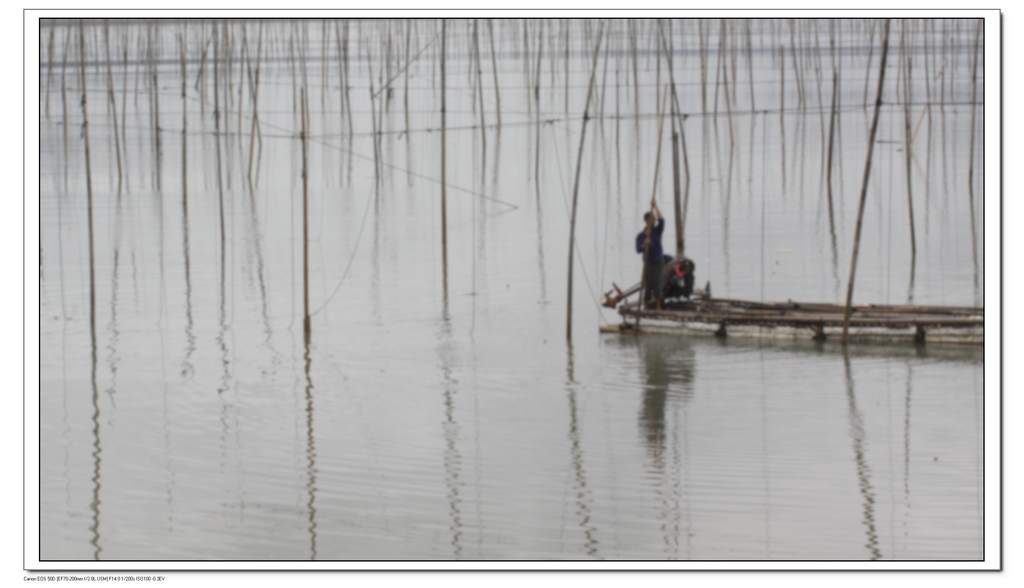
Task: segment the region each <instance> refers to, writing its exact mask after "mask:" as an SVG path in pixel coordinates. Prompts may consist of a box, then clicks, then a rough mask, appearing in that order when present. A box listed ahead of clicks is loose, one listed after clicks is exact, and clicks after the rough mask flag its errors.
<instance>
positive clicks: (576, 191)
mask: <svg viewBox="0 0 1024 588" xmlns="http://www.w3.org/2000/svg"><path fill="white" fill-rule="evenodd" d="M604 24H605V23H604V21H602V22H601V28H600V30H599V31H598V34H597V43H595V44H594V55H593V57H592V58H591V65H590V82H589V83H588V84H587V99H586V101H585V102H584V105H583V122H582V123H581V125H580V144H579V148H578V149H577V151H576V174H575V178H574V179H573V186H572V212H571V214H570V217H569V276H568V288H567V291H566V317H565V338H566V341H568V342H569V343H570V344H571V343H572V270H573V258H572V256H573V252H574V248H575V244H576V211H577V209H578V205H579V195H580V170H581V169H582V164H583V146H584V145H585V141H586V137H587V122H588V121H589V120H590V98H591V96H592V95H593V93H594V78H595V76H596V75H597V56H598V54H599V52H600V49H601V41H602V40H603V38H604Z"/></svg>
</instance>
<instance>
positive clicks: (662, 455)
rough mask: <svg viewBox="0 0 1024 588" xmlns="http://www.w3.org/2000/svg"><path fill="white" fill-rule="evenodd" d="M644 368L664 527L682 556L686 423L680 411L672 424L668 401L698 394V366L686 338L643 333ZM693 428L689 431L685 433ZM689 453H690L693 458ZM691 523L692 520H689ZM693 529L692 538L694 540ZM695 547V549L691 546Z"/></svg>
mask: <svg viewBox="0 0 1024 588" xmlns="http://www.w3.org/2000/svg"><path fill="white" fill-rule="evenodd" d="M636 345H637V350H638V352H639V354H640V360H641V366H642V369H643V378H644V384H645V385H644V389H643V398H642V399H641V405H640V415H639V419H638V420H639V423H640V433H641V437H642V440H643V442H644V446H645V447H646V450H647V459H648V461H647V464H646V466H645V467H646V468H647V469H648V470H650V471H651V472H652V473H653V474H654V476H655V478H656V479H657V481H658V482H657V484H658V485H657V488H656V489H655V492H656V494H657V496H658V507H659V510H660V512H659V513H658V518H659V519H660V529H661V532H662V538H663V541H664V547H665V553H666V556H668V557H670V558H673V559H675V558H678V557H679V555H680V554H679V534H680V532H681V529H680V519H681V518H682V517H681V514H680V512H679V510H680V502H681V499H680V494H681V488H680V485H679V482H678V480H679V479H680V478H681V477H682V476H684V475H686V473H687V472H684V471H682V468H681V466H680V464H679V458H678V451H679V440H678V435H677V433H678V430H679V429H680V428H682V427H685V426H686V423H680V422H679V414H678V412H677V411H674V415H673V416H674V418H673V419H672V421H671V423H669V422H667V421H668V417H667V415H666V411H665V408H666V404H667V402H668V400H669V398H670V397H672V399H673V402H672V405H673V406H675V407H676V408H678V407H679V406H680V405H682V408H683V411H684V412H685V411H686V405H687V404H688V403H689V402H690V400H692V398H693V379H694V370H695V368H696V364H695V360H694V359H695V358H694V352H693V349H692V348H691V347H690V345H689V344H688V343H686V342H685V341H683V342H679V341H669V340H665V339H664V338H662V337H640V338H639V339H637V341H636ZM668 431H670V432H671V439H672V445H673V447H672V452H673V456H674V459H673V460H672V461H671V462H668V461H667V460H666V453H667V451H668V448H667V447H666V440H667V439H668V438H669V435H668ZM687 433H688V431H687V430H685V428H684V430H683V435H684V437H685V436H686V435H687ZM687 457H688V456H687ZM687 524H689V520H687ZM689 535H690V532H689V529H687V540H689ZM687 551H689V549H687Z"/></svg>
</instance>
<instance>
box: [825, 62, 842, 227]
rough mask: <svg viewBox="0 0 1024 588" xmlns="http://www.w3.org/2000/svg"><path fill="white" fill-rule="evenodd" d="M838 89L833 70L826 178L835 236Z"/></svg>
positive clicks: (829, 209)
mask: <svg viewBox="0 0 1024 588" xmlns="http://www.w3.org/2000/svg"><path fill="white" fill-rule="evenodd" d="M838 89H839V76H838V75H837V74H836V71H835V69H833V70H832V111H831V114H830V115H829V119H828V148H827V150H826V151H827V153H828V158H827V159H828V163H827V165H826V167H825V178H826V186H827V194H828V225H829V227H830V228H831V229H832V234H833V235H834V234H835V214H834V209H833V204H832V152H833V146H834V145H835V131H836V117H837V116H838V113H837V112H836V101H837V100H838Z"/></svg>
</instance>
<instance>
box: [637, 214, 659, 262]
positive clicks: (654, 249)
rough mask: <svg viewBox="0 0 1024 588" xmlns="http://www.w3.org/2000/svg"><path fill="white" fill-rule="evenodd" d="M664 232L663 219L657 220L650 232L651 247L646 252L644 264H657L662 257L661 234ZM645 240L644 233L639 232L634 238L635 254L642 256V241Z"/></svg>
mask: <svg viewBox="0 0 1024 588" xmlns="http://www.w3.org/2000/svg"><path fill="white" fill-rule="evenodd" d="M664 231H665V219H664V218H658V222H657V223H655V224H654V229H652V230H651V247H650V249H649V250H648V251H647V255H646V256H644V262H645V263H651V262H658V261H661V259H662V257H664V251H663V250H662V248H661V234H662V233H663V232H664ZM645 239H647V235H646V234H645V232H644V231H640V232H639V233H638V234H637V236H636V252H637V253H640V254H643V252H644V240H645Z"/></svg>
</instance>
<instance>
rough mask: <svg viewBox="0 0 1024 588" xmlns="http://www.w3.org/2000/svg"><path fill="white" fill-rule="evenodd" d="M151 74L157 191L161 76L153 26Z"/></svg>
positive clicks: (150, 35)
mask: <svg viewBox="0 0 1024 588" xmlns="http://www.w3.org/2000/svg"><path fill="white" fill-rule="evenodd" d="M149 75H150V78H151V82H150V84H151V85H150V96H151V97H152V108H153V149H154V153H155V161H156V163H155V164H154V168H155V171H156V189H157V191H159V190H160V188H161V174H160V167H161V166H160V77H159V75H158V74H157V64H156V57H155V56H154V54H153V28H152V26H151V27H150V29H149Z"/></svg>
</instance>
